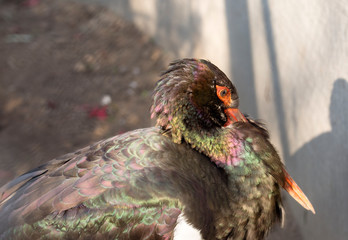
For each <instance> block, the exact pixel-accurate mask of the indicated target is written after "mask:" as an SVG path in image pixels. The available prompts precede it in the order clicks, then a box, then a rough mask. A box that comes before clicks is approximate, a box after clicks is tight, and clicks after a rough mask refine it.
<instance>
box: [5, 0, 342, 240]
mask: <svg viewBox="0 0 348 240" xmlns="http://www.w3.org/2000/svg"><path fill="white" fill-rule="evenodd" d="M347 42H348V5H346V4H345V1H342V0H333V1H324V0H319V1H318V0H307V1H300V0H293V1H276V0H260V1H253V0H249V1H246V0H233V1H228V0H226V1H208V0H192V1H184V0H147V1H136V0H119V1H112V0H80V1H78V0H76V1H72V0H59V1H58V0H56V1H54V0H11V1H10V0H0V185H3V184H4V183H6V182H7V181H8V180H10V179H12V178H14V177H15V176H17V175H19V174H22V173H24V172H25V171H28V170H30V169H32V168H34V167H36V166H37V165H39V164H41V163H44V162H46V161H48V160H50V159H51V158H54V157H57V156H59V155H61V154H64V153H67V152H70V151H74V150H76V149H78V148H80V147H83V146H85V145H88V144H90V143H92V142H94V141H97V140H100V139H103V138H106V137H109V136H112V135H116V134H119V133H122V132H125V131H128V130H131V129H135V128H141V127H148V126H151V125H153V124H154V122H151V121H150V114H149V108H150V104H151V101H150V99H151V92H152V89H153V87H154V84H155V82H156V80H157V79H158V75H159V74H160V72H161V71H163V70H165V68H166V66H167V64H168V63H169V62H170V61H172V60H174V59H177V58H182V57H197V58H204V59H208V60H210V61H212V62H213V63H214V64H216V65H217V66H218V67H219V68H221V69H222V70H223V71H224V72H225V73H226V74H227V75H228V76H229V78H230V79H231V80H232V82H234V83H235V85H236V86H237V89H238V92H239V95H240V99H241V100H240V102H241V109H242V111H243V112H245V113H248V114H249V115H251V116H252V117H254V118H257V119H261V120H263V122H265V123H266V124H267V126H268V128H269V130H270V133H271V138H272V142H273V143H274V144H275V145H276V147H277V149H278V150H279V152H280V154H281V155H282V157H283V159H284V161H285V162H286V165H287V168H288V171H289V172H290V174H291V175H292V177H293V178H294V179H295V180H296V182H297V183H298V184H299V185H300V186H301V188H302V190H303V191H304V192H305V193H306V195H307V196H308V198H309V199H310V200H311V202H312V203H313V206H314V208H315V210H316V215H313V214H311V213H310V212H307V211H305V210H304V209H303V208H302V207H301V206H299V205H298V204H297V203H296V202H295V201H294V200H292V199H291V198H290V197H288V195H287V194H284V197H285V203H286V210H287V218H286V221H285V228H284V229H279V228H277V229H275V230H274V232H272V234H271V235H270V237H269V239H346V237H347V236H348V200H347V198H348V187H347V182H348V81H347V79H348V45H347Z"/></svg>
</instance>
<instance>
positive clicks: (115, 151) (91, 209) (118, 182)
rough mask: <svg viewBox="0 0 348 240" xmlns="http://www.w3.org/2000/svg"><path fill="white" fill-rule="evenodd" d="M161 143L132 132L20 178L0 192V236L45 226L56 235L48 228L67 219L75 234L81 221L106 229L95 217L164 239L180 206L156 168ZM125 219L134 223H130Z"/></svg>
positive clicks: (151, 134) (151, 133)
mask: <svg viewBox="0 0 348 240" xmlns="http://www.w3.org/2000/svg"><path fill="white" fill-rule="evenodd" d="M166 141H168V140H167V138H166V137H163V136H162V135H161V134H159V133H158V130H157V129H156V128H149V129H142V130H137V131H133V132H130V133H126V134H123V135H119V136H116V137H113V138H110V139H108V140H105V141H101V142H98V143H96V144H94V145H92V146H90V147H87V148H84V149H81V150H80V151H77V152H75V153H72V154H67V155H64V156H63V157H61V158H57V159H54V160H52V161H50V162H48V163H47V164H45V165H42V166H40V167H39V168H37V169H34V170H32V171H30V172H28V173H26V174H24V175H22V176H20V177H19V178H17V179H15V180H13V181H12V182H10V183H8V184H6V185H5V186H3V187H2V188H1V189H0V198H1V202H0V222H1V223H7V224H2V226H0V233H1V232H4V231H5V230H6V229H8V228H11V227H13V226H19V225H22V226H24V225H30V226H34V227H40V226H39V225H40V224H41V225H42V224H44V225H45V224H46V225H45V226H46V227H45V228H48V226H51V227H52V228H54V229H56V228H57V226H55V227H53V225H54V224H62V222H64V223H67V222H69V221H61V220H64V219H65V220H66V218H67V217H69V219H75V220H74V221H70V223H71V222H75V224H72V223H71V226H70V225H69V226H70V227H71V228H73V227H74V228H76V224H77V223H76V221H80V222H81V223H78V226H80V227H82V226H84V224H83V223H82V222H83V221H85V223H86V224H85V225H86V226H87V225H88V223H91V222H93V221H94V223H98V221H104V222H103V223H100V222H99V224H96V225H99V226H98V227H100V226H104V227H107V226H111V225H108V224H104V223H105V221H106V219H104V218H103V219H101V218H100V216H104V215H108V214H109V216H111V217H110V219H109V220H108V221H115V216H116V219H121V220H122V221H124V223H123V224H126V225H129V224H134V227H133V228H134V229H136V228H137V227H139V226H141V224H145V225H146V224H147V226H148V227H150V228H153V229H152V231H156V232H161V231H162V233H163V234H165V232H166V231H169V230H168V229H171V228H173V227H174V225H175V222H176V218H177V217H178V215H179V214H180V212H181V210H180V206H179V205H180V203H179V202H178V201H177V200H176V199H174V198H172V197H173V196H174V195H175V190H174V189H171V188H170V186H168V182H166V179H165V176H163V175H162V173H161V169H160V167H159V165H160V164H158V161H161V159H162V158H164V157H165V152H164V151H163V145H165V144H166ZM156 162H157V163H156ZM155 213H156V214H155ZM130 216H133V217H132V218H131V217H130ZM92 218H93V219H92ZM127 218H129V220H130V219H133V220H134V219H137V220H136V221H134V222H133V223H132V222H129V221H128V222H127V220H126V219H127ZM152 223H155V224H152ZM161 223H163V224H161ZM33 224H34V225H33ZM35 224H36V225H35ZM114 225H115V224H114ZM135 225H136V226H135ZM169 225H170V227H168V226H169ZM155 226H156V229H154V228H155ZM64 227H65V228H66V227H67V226H64ZM128 227H129V226H128ZM62 228H63V227H62ZM93 229H95V228H93ZM109 230H110V229H109ZM150 230H151V229H150ZM150 230H149V231H150ZM107 232H108V231H107ZM150 232H151V231H150ZM141 234H144V232H142V233H141Z"/></svg>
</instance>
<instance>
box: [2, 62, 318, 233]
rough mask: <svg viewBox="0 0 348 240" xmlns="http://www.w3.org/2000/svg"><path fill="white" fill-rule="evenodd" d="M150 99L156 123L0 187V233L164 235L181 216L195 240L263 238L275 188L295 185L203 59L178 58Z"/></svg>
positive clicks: (274, 215) (276, 206)
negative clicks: (197, 237)
mask: <svg viewBox="0 0 348 240" xmlns="http://www.w3.org/2000/svg"><path fill="white" fill-rule="evenodd" d="M226 91H227V93H226ZM226 94H227V95H226ZM153 98H154V103H153V106H152V116H153V117H156V118H157V123H158V127H152V128H146V129H139V130H135V131H131V132H128V133H125V134H122V135H117V136H115V137H112V138H110V139H107V140H104V141H100V142H98V143H95V144H93V145H91V146H89V147H87V148H84V149H81V150H79V151H77V152H75V153H72V154H67V155H64V156H62V157H61V158H57V159H54V160H52V161H50V162H48V163H47V164H45V165H43V166H41V167H38V168H36V169H34V170H32V171H30V172H28V173H26V174H24V175H22V176H20V177H19V178H17V179H15V180H13V181H12V182H10V183H8V184H7V185H5V186H3V187H2V188H1V189H0V194H1V195H0V222H1V224H0V239H173V235H174V229H175V226H176V224H177V219H178V216H179V215H180V214H182V215H184V216H185V218H186V219H187V221H188V222H189V223H190V224H192V226H193V227H195V228H196V229H198V230H199V231H200V234H201V236H202V238H203V239H263V238H264V236H265V235H266V234H267V232H268V231H269V229H270V227H271V226H272V225H273V223H275V222H276V221H277V220H280V219H281V218H282V204H281V196H280V187H284V188H285V189H286V190H287V191H288V192H289V193H290V194H291V189H290V188H292V189H295V190H294V191H295V192H296V188H297V185H294V182H293V180H292V179H291V178H290V176H288V174H287V173H286V171H285V169H284V166H283V164H282V162H281V160H280V158H279V156H278V154H277V153H276V151H275V149H274V148H273V146H272V145H271V143H270V142H269V139H268V133H267V131H266V130H264V129H263V128H262V127H260V126H259V125H257V124H256V123H255V122H253V121H251V120H248V119H246V118H244V116H242V115H239V113H238V112H235V111H233V112H232V113H230V112H229V111H230V109H231V108H232V107H233V109H235V108H236V107H237V106H238V96H237V93H236V91H235V88H234V86H233V85H232V84H231V83H230V82H229V80H228V79H227V77H226V76H225V75H224V74H223V73H222V72H221V71H220V70H219V69H217V67H215V66H214V65H212V64H211V63H209V62H206V61H203V60H201V61H200V60H194V59H185V60H181V61H178V62H175V63H173V64H172V65H171V67H170V68H169V70H168V71H167V72H165V73H164V74H163V76H162V79H161V80H160V81H159V82H158V84H157V87H156V90H155V93H154V96H153ZM227 105H228V106H227ZM231 116H232V117H231ZM301 193H302V192H301ZM296 194H297V195H300V197H298V198H299V199H300V200H299V199H297V200H298V201H300V202H301V201H302V203H301V204H302V205H304V207H307V208H308V209H311V205H308V203H309V201H308V200H307V201H308V203H307V202H306V199H304V198H303V196H304V195H303V196H301V194H300V193H298V191H297V192H296ZM302 194H303V193H302ZM295 198H296V197H295ZM309 204H310V203H309Z"/></svg>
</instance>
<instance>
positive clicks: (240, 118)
mask: <svg viewBox="0 0 348 240" xmlns="http://www.w3.org/2000/svg"><path fill="white" fill-rule="evenodd" d="M225 114H226V115H227V122H226V123H225V125H224V126H225V127H226V126H228V125H230V124H232V123H235V122H248V120H247V119H246V118H245V117H244V115H243V114H242V113H241V112H240V111H239V109H238V108H227V109H225Z"/></svg>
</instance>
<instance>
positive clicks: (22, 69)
mask: <svg viewBox="0 0 348 240" xmlns="http://www.w3.org/2000/svg"><path fill="white" fill-rule="evenodd" d="M166 65H167V61H165V60H164V57H163V54H162V51H161V49H160V48H158V47H157V46H156V45H155V44H154V42H153V41H152V39H151V38H149V37H148V36H146V35H145V34H143V33H141V32H140V31H139V30H137V29H136V28H135V26H134V25H132V24H130V23H128V22H125V21H124V20H122V19H120V18H118V17H117V16H115V15H114V14H113V13H111V12H110V11H108V10H106V9H104V8H101V7H97V6H87V5H83V4H78V3H73V2H71V1H69V2H66V1H61V0H60V1H54V0H45V1H38V0H34V1H33V0H26V1H3V2H1V1H0V156H1V160H0V186H1V185H3V184H4V183H5V182H7V181H8V180H9V179H11V178H13V177H15V176H17V175H19V174H22V173H24V172H25V171H27V170H30V169H31V168H33V167H35V166H38V165H39V164H41V163H43V162H46V161H48V160H49V159H51V158H53V157H57V156H59V155H61V154H64V153H67V152H70V151H73V150H76V149H78V148H80V147H83V146H85V145H88V144H90V143H92V142H94V141H97V140H100V139H103V138H106V137H109V136H112V135H115V134H118V133H121V132H125V131H128V130H131V129H136V128H141V127H148V126H150V125H151V122H150V114H149V108H150V99H151V93H152V89H153V87H154V84H155V82H156V80H157V79H158V75H159V73H160V72H161V71H163V70H165V68H166Z"/></svg>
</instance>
